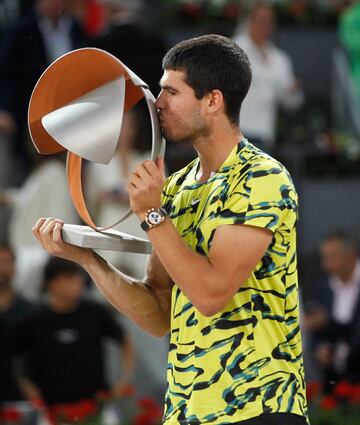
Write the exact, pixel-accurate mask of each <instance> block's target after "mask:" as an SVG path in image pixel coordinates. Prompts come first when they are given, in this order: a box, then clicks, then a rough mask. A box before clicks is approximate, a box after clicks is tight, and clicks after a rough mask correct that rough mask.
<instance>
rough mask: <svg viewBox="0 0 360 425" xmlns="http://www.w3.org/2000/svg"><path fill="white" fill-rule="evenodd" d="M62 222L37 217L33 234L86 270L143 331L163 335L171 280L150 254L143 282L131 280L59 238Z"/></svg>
mask: <svg viewBox="0 0 360 425" xmlns="http://www.w3.org/2000/svg"><path fill="white" fill-rule="evenodd" d="M62 225H63V223H62V222H61V221H60V220H55V219H53V218H47V219H45V218H41V219H39V220H38V221H37V223H36V225H35V226H34V228H33V233H34V235H35V237H36V238H37V239H38V241H39V242H40V244H41V245H42V246H43V248H44V249H45V250H46V251H48V252H49V254H51V255H55V256H58V257H62V258H65V259H67V260H70V261H74V262H76V263H78V264H80V265H81V266H82V267H83V268H84V269H85V271H87V272H88V273H89V275H90V276H91V278H92V279H93V281H94V282H95V284H96V286H97V287H98V288H99V289H100V291H101V292H102V294H103V295H104V296H105V298H106V299H107V300H108V301H109V302H110V303H111V304H112V305H113V306H114V307H115V308H116V309H117V310H119V311H121V313H123V314H124V315H125V316H127V317H128V318H129V319H131V320H132V321H133V322H135V323H136V324H137V325H139V326H140V327H141V328H142V329H144V330H145V331H147V332H149V333H151V334H153V335H155V336H163V335H165V334H166V333H167V332H168V330H169V325H170V303H171V300H170V299H171V289H172V283H171V281H170V278H169V276H168V274H167V272H166V271H165V269H164V268H163V266H162V265H161V263H160V261H159V259H158V258H157V255H156V254H155V253H153V254H152V255H151V257H150V260H149V262H148V266H147V272H146V276H145V279H144V281H138V280H136V279H133V278H131V277H129V276H127V275H125V274H123V273H121V272H120V271H119V270H117V269H116V268H115V267H113V266H112V265H111V264H109V263H107V262H106V261H105V260H104V259H103V258H101V257H100V256H99V255H97V254H96V253H94V252H93V251H92V250H90V249H87V248H80V247H77V246H74V245H70V244H66V243H64V242H63V241H62V238H61V227H62Z"/></svg>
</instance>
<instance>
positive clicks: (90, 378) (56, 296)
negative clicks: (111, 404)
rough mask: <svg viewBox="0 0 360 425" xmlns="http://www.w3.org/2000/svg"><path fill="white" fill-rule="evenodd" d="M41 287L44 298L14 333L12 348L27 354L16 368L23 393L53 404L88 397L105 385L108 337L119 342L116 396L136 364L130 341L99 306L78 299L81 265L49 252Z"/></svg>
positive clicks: (82, 280) (103, 388)
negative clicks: (23, 364) (26, 359)
mask: <svg viewBox="0 0 360 425" xmlns="http://www.w3.org/2000/svg"><path fill="white" fill-rule="evenodd" d="M44 289H45V291H46V293H47V302H46V304H45V305H44V306H43V307H42V308H41V309H40V310H39V312H37V313H36V314H34V315H33V316H32V317H31V318H29V319H28V320H27V321H26V322H24V323H22V324H21V325H20V326H19V327H18V328H17V330H16V332H15V336H14V347H15V350H16V352H17V353H18V354H20V355H21V354H23V355H24V354H27V355H29V365H28V366H27V367H26V368H25V367H23V368H22V373H20V372H19V382H20V384H21V388H22V391H23V393H24V395H25V397H26V398H27V399H29V400H32V399H42V400H43V401H45V403H46V404H47V405H50V406H51V405H54V404H58V403H75V402H77V401H80V400H83V399H91V398H94V397H95V395H96V393H97V392H98V391H102V390H106V389H107V388H108V386H107V384H106V382H105V377H104V372H105V371H104V347H103V345H102V343H103V342H104V339H105V338H107V337H109V338H111V339H113V340H115V341H116V342H117V343H118V344H120V346H121V352H122V361H123V363H122V376H121V377H120V378H119V379H118V380H117V382H116V383H115V384H114V385H113V387H112V389H111V391H112V393H113V395H115V396H120V395H121V394H122V391H123V389H124V385H125V384H127V383H128V382H129V380H130V379H131V375H132V371H133V367H134V353H133V348H132V344H131V342H130V340H129V338H128V336H127V335H126V334H125V333H124V331H123V329H122V328H121V327H120V326H119V324H118V323H117V322H116V321H115V320H114V319H113V317H112V315H111V314H110V313H109V312H108V311H107V310H106V309H105V308H104V307H103V306H101V305H99V304H96V303H94V302H90V301H85V300H83V299H82V293H83V289H84V274H83V272H82V270H81V269H80V268H79V267H78V266H77V265H76V264H75V263H72V262H70V261H65V260H60V259H58V258H51V259H50V260H49V262H48V263H47V265H46V268H45V286H44Z"/></svg>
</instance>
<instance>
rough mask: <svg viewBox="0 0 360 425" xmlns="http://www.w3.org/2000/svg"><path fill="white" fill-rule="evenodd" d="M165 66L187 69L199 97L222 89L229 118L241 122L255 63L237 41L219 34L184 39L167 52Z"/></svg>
mask: <svg viewBox="0 0 360 425" xmlns="http://www.w3.org/2000/svg"><path fill="white" fill-rule="evenodd" d="M163 69H164V70H165V69H173V70H175V71H184V72H185V74H186V83H187V84H188V85H189V86H190V87H192V88H193V89H194V91H195V96H196V97H197V99H201V98H202V97H203V96H204V95H205V94H207V93H210V92H211V90H214V89H218V90H220V91H221V92H222V94H223V96H224V101H225V108H226V115H227V117H228V118H229V121H230V122H231V123H232V124H235V125H238V124H239V115H240V108H241V104H242V102H243V100H244V98H245V96H246V94H247V92H248V90H249V87H250V83H251V66H250V62H249V59H248V57H247V55H246V53H245V52H244V51H243V50H242V49H241V48H240V47H239V46H238V45H237V44H236V43H235V42H234V41H232V40H230V39H229V38H227V37H223V36H221V35H215V34H211V35H203V36H201V37H195V38H191V39H190V40H185V41H181V42H180V43H178V44H176V45H175V46H174V47H172V48H171V49H170V50H169V51H168V52H167V53H166V55H165V57H164V59H163Z"/></svg>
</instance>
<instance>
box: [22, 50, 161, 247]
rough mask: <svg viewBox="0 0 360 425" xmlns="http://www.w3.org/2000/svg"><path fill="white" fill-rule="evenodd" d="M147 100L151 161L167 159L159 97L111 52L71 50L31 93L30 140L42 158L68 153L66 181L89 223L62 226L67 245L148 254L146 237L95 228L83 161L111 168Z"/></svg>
mask: <svg viewBox="0 0 360 425" xmlns="http://www.w3.org/2000/svg"><path fill="white" fill-rule="evenodd" d="M143 98H144V99H145V101H146V104H147V107H148V111H149V114H150V120H151V129H152V150H151V159H152V160H156V159H157V158H158V157H162V156H164V152H165V141H164V139H163V138H162V135H161V129H160V125H159V120H158V115H157V110H156V107H155V98H154V96H153V94H152V93H151V92H150V90H149V87H148V86H147V84H146V83H144V81H142V80H141V79H140V78H139V77H138V76H137V75H136V74H135V73H134V72H132V71H131V70H130V69H129V68H127V67H126V66H125V65H124V64H123V63H122V62H121V61H120V60H119V59H117V58H116V57H115V56H113V55H111V54H110V53H108V52H106V51H104V50H101V49H97V48H83V49H78V50H74V51H71V52H69V53H67V54H65V55H63V56H61V57H60V58H59V59H57V60H56V61H55V62H53V63H52V64H51V65H50V66H49V67H48V68H47V69H46V70H45V72H44V73H43V74H42V76H41V77H40V79H39V81H38V82H37V84H36V86H35V88H34V90H33V93H32V95H31V99H30V103H29V110H28V125H29V131H30V136H31V139H32V142H33V144H34V146H35V148H36V150H37V151H38V152H39V153H40V154H55V153H58V152H61V151H65V150H67V151H68V152H67V162H66V178H67V184H68V188H69V193H70V197H71V199H72V202H73V205H74V207H75V209H76V211H77V213H78V214H79V216H80V217H81V219H82V220H83V222H84V223H86V225H84V226H79V225H74V224H64V226H63V228H62V237H63V240H64V242H67V243H70V244H73V245H78V246H82V247H88V248H93V249H109V250H115V251H126V252H135V253H144V254H147V253H150V252H151V244H150V242H149V241H147V240H146V239H142V238H138V237H134V236H131V235H129V234H126V233H123V232H119V231H116V230H114V229H112V228H113V227H114V226H116V225H117V224H119V223H121V222H123V221H124V220H126V219H127V218H128V217H129V216H130V215H131V214H132V211H131V210H130V209H129V211H128V212H127V213H126V214H125V215H124V216H123V217H120V218H119V219H118V220H117V221H116V222H115V223H113V224H110V225H107V226H105V227H97V226H96V224H95V223H94V222H93V220H92V218H91V216H90V213H89V211H88V209H87V207H86V203H85V199H84V194H83V189H82V180H81V168H82V160H83V159H86V160H88V161H93V162H98V163H101V164H108V163H109V162H110V160H111V158H112V157H113V155H114V153H115V150H116V147H117V144H118V143H121V140H119V137H120V130H121V125H122V119H123V115H124V113H125V112H127V111H129V110H130V109H131V108H132V107H133V106H135V105H136V104H137V103H138V102H139V101H140V100H141V99H143Z"/></svg>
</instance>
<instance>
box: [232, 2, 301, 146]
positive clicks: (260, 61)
mask: <svg viewBox="0 0 360 425" xmlns="http://www.w3.org/2000/svg"><path fill="white" fill-rule="evenodd" d="M254 3H256V5H255V6H254V7H253V8H252V9H251V11H250V14H249V17H248V21H247V26H246V31H245V33H243V34H236V35H235V37H234V41H235V42H236V43H237V44H238V45H239V46H240V47H241V48H242V49H244V50H245V52H246V53H247V55H248V57H249V59H250V63H251V69H252V76H253V79H252V82H251V86H250V89H249V93H248V94H247V97H246V99H245V100H244V103H243V105H242V108H241V114H240V118H241V129H242V131H243V133H244V134H245V136H246V137H247V138H248V139H249V140H250V142H251V143H253V144H254V145H256V146H257V147H259V148H260V149H263V150H265V152H267V153H270V154H271V153H272V150H273V148H274V144H275V133H276V118H277V109H278V107H279V106H280V105H281V106H282V107H283V108H285V109H287V110H289V111H294V110H296V109H298V108H299V107H300V106H301V105H302V103H303V101H304V94H303V92H302V90H301V88H300V84H299V82H298V81H297V80H296V79H295V76H294V72H293V66H292V63H291V60H290V58H289V56H288V55H287V54H286V53H285V52H284V51H282V50H280V49H279V48H278V47H276V46H275V44H273V43H272V42H271V40H270V38H271V35H272V33H273V30H274V21H275V17H274V11H273V9H272V7H271V5H269V4H266V3H261V2H260V3H258V2H254Z"/></svg>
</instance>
